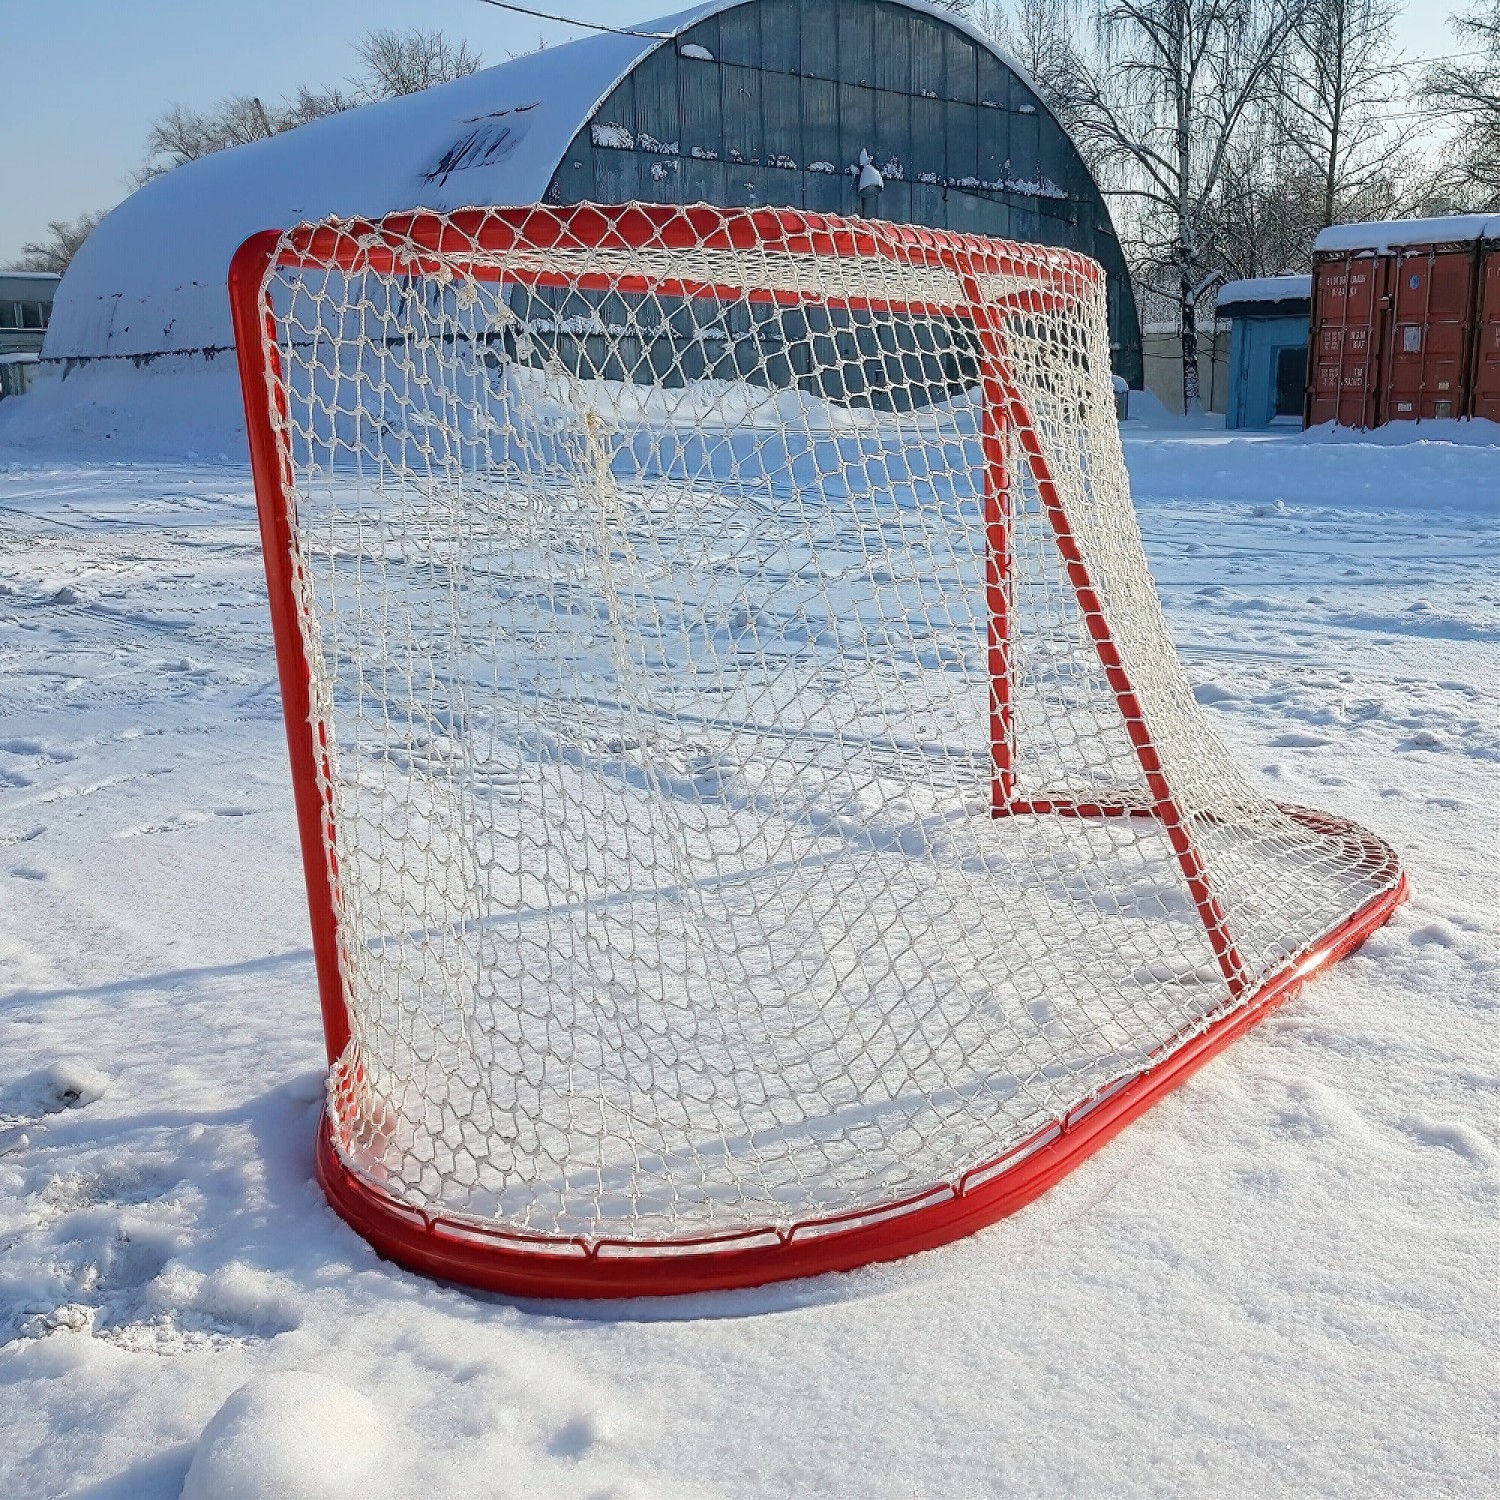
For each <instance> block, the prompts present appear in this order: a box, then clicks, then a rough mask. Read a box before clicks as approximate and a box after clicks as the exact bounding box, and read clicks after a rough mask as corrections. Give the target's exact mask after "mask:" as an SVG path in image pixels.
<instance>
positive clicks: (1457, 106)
mask: <svg viewBox="0 0 1500 1500" xmlns="http://www.w3.org/2000/svg"><path fill="white" fill-rule="evenodd" d="M1448 24H1449V25H1450V26H1451V27H1452V29H1453V32H1454V34H1455V36H1457V38H1458V40H1459V42H1460V43H1461V44H1462V45H1463V47H1464V48H1465V49H1466V51H1465V52H1464V53H1461V54H1459V55H1457V56H1455V57H1451V58H1449V59H1447V60H1446V61H1445V62H1442V63H1438V64H1435V65H1434V66H1433V67H1432V69H1431V70H1430V71H1429V72H1428V74H1427V77H1426V78H1425V79H1424V81H1423V93H1424V94H1425V96H1426V98H1427V101H1428V103H1429V105H1430V106H1431V107H1432V109H1433V110H1434V111H1435V112H1436V113H1438V114H1439V115H1440V116H1441V117H1442V119H1443V121H1444V123H1446V124H1450V125H1454V126H1456V127H1457V129H1456V132H1455V136H1454V142H1453V150H1452V152H1451V154H1450V156H1449V158H1448V162H1447V176H1448V177H1449V178H1450V180H1451V181H1452V183H1453V186H1454V190H1455V196H1456V197H1457V198H1458V199H1459V201H1460V202H1461V203H1462V204H1463V205H1464V206H1465V207H1467V208H1472V209H1476V210H1478V211H1479V212H1481V213H1500V0H1482V3H1479V4H1473V5H1470V6H1468V7H1466V8H1465V9H1464V10H1462V11H1460V12H1459V13H1458V14H1457V15H1455V16H1453V17H1452V19H1451V20H1450V21H1449V23H1448Z"/></svg>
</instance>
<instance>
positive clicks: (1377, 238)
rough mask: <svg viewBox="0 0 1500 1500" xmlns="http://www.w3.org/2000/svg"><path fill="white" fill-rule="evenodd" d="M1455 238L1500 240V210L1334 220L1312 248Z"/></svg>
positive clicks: (1389, 246)
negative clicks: (1428, 216) (1367, 221)
mask: <svg viewBox="0 0 1500 1500" xmlns="http://www.w3.org/2000/svg"><path fill="white" fill-rule="evenodd" d="M1458 240H1500V214H1447V215H1445V216H1443V217H1441V218H1436V219H1390V220H1386V221H1384V222H1381V223H1376V224H1335V225H1333V226H1332V227H1331V228H1328V229H1325V230H1324V231H1323V232H1322V233H1321V234H1320V235H1319V236H1318V238H1317V241H1316V243H1315V244H1314V245H1313V250H1314V251H1315V252H1317V251H1324V250H1332V251H1344V252H1346V253H1348V252H1357V251H1360V250H1368V251H1370V252H1371V253H1372V254H1382V253H1384V252H1385V251H1387V250H1399V249H1400V248H1401V247H1402V246H1404V245H1444V244H1449V243H1452V242H1454V241H1458Z"/></svg>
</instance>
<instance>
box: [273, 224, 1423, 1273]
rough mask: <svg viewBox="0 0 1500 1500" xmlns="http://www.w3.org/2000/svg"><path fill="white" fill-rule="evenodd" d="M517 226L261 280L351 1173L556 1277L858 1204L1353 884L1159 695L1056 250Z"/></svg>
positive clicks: (1263, 973) (1154, 1040) (1105, 377)
mask: <svg viewBox="0 0 1500 1500" xmlns="http://www.w3.org/2000/svg"><path fill="white" fill-rule="evenodd" d="M565 212H568V213H574V212H576V211H558V213H557V214H550V213H548V212H547V211H544V210H536V211H533V212H532V213H531V214H530V215H529V217H522V216H518V215H517V214H515V213H511V214H509V215H506V214H501V213H481V212H471V213H468V214H466V215H460V216H452V217H450V218H448V219H421V220H414V221H410V222H409V223H405V222H403V223H401V224H396V225H392V223H391V222H389V221H388V222H387V224H386V225H385V226H384V227H381V228H373V227H371V226H347V227H344V228H337V227H336V228H335V230H334V231H333V232H332V233H330V232H329V231H327V230H325V231H323V239H322V240H321V241H320V242H319V243H320V244H321V245H322V246H323V249H322V251H321V253H318V254H309V253H308V250H307V247H308V244H309V240H308V238H307V235H306V232H300V237H298V236H296V235H289V236H288V237H287V238H286V240H285V241H284V246H285V253H284V255H283V257H282V261H283V263H282V264H280V265H278V266H276V267H275V268H273V270H272V272H271V274H270V276H269V278H268V281H267V285H266V292H267V296H268V299H269V307H270V309H271V313H272V320H271V325H270V326H271V329H272V330H273V332H274V344H275V351H276V373H274V374H273V375H272V377H271V383H272V388H271V389H270V390H269V391H268V392H267V400H268V401H269V402H270V403H271V405H272V408H273V410H274V411H275V412H276V415H275V422H276V426H277V431H278V434H279V438H280V441H281V442H282V443H283V444H284V454H285V465H286V474H287V480H286V483H287V491H288V493H287V497H286V498H287V504H288V509H289V511H290V514H291V521H292V534H293V562H294V566H295V570H296V576H297V580H298V582H297V589H298V593H297V600H296V603H297V609H298V614H299V618H300V623H301V631H302V639H303V643H304V646H305V650H306V654H307V656H308V660H309V668H310V675H311V682H312V699H313V715H314V720H315V722H316V723H317V724H318V725H320V726H321V729H322V734H323V736H324V738H326V741H327V745H328V757H327V762H326V766H324V767H323V768H321V769H320V771H319V779H320V786H321V789H322V793H323V796H324V799H325V801H326V804H327V808H328V814H329V816H328V823H329V829H330V832H329V835H328V844H329V850H328V852H329V857H330V860H331V861H332V862H333V864H334V867H335V869H336V874H335V883H336V887H337V903H336V910H337V920H338V934H339V955H340V967H341V973H342V987H343V996H344V1002H345V1004H346V1006H347V1009H348V1012H349V1018H350V1026H351V1031H352V1038H351V1041H350V1043H349V1046H348V1048H347V1049H346V1051H345V1053H344V1056H343V1057H342V1058H341V1059H340V1060H339V1063H338V1065H337V1067H336V1069H335V1074H334V1080H333V1086H332V1088H331V1092H330V1106H329V1107H330V1111H331V1114H332V1123H333V1138H334V1141H335V1144H336V1147H337V1149H338V1151H339V1153H340V1155H341V1156H342V1158H343V1159H344V1161H345V1163H346V1165H347V1166H348V1167H349V1168H350V1169H351V1170H352V1171H354V1172H355V1173H356V1174H358V1175H359V1176H360V1177H361V1178H362V1179H364V1180H365V1181H366V1182H368V1183H370V1184H372V1185H374V1186H376V1187H378V1188H380V1189H381V1190H383V1192H385V1193H386V1194H388V1195H389V1196H390V1197H391V1198H393V1199H395V1200H396V1201H397V1202H399V1203H401V1204H405V1205H409V1206H411V1207H413V1208H416V1209H419V1210H421V1211H423V1212H425V1213H432V1214H441V1215H444V1216H447V1217H448V1218H449V1219H456V1220H460V1221H472V1222H473V1223H475V1224H476V1225H483V1226H486V1227H487V1228H488V1229H491V1230H493V1231H495V1232H498V1233H501V1234H510V1235H517V1236H537V1237H542V1238H565V1237H576V1238H580V1239H583V1240H585V1241H590V1242H593V1241H599V1240H605V1241H612V1242H613V1241H619V1242H629V1243H632V1244H637V1245H660V1244H666V1243H669V1242H682V1241H690V1240H693V1239H695V1238H699V1237H704V1236H716V1235H724V1234H735V1233H741V1232H743V1233H745V1234H754V1233H756V1232H759V1231H763V1230H767V1229H778V1230H785V1229H786V1228H787V1227H788V1226H791V1225H799V1224H807V1223H808V1222H809V1221H820V1220H826V1219H827V1218H829V1217H830V1216H833V1215H850V1214H852V1215H856V1216H857V1215H859V1214H861V1213H867V1212H869V1213H874V1212H878V1211H881V1210H883V1209H885V1208H887V1207H888V1206H889V1205H891V1204H892V1203H895V1202H898V1201H901V1200H905V1199H907V1198H908V1197H910V1196H912V1195H915V1194H920V1193H922V1192H924V1191H925V1190H927V1189H929V1188H931V1187H933V1186H934V1185H936V1184H945V1183H949V1184H951V1183H956V1182H957V1181H958V1180H959V1179H960V1178H961V1177H962V1176H963V1175H964V1174H965V1173H969V1172H972V1171H974V1170H975V1169H979V1168H982V1167H984V1166H985V1165H986V1164H988V1163H992V1162H995V1161H996V1160H998V1159H999V1158H1002V1157H1003V1156H1005V1154H1006V1153H1007V1152H1008V1151H1012V1150H1014V1149H1015V1148H1016V1147H1017V1145H1018V1144H1019V1143H1022V1142H1024V1141H1027V1140H1028V1139H1031V1138H1033V1137H1034V1136H1035V1135H1036V1133H1037V1132H1038V1130H1039V1129H1041V1128H1043V1127H1045V1126H1046V1125H1047V1124H1048V1122H1052V1121H1056V1120H1058V1119H1059V1118H1061V1117H1063V1116H1065V1115H1066V1114H1067V1113H1068V1112H1069V1111H1070V1110H1075V1109H1077V1108H1078V1107H1079V1106H1080V1105H1081V1104H1083V1103H1085V1102H1086V1101H1088V1100H1090V1099H1092V1098H1094V1097H1096V1096H1097V1095H1098V1094H1099V1093H1100V1092H1101V1091H1102V1090H1105V1089H1107V1088H1109V1087H1110V1086H1111V1085H1113V1084H1115V1083H1116V1082H1118V1081H1119V1080H1121V1079H1122V1078H1126V1077H1129V1076H1130V1075H1132V1074H1135V1073H1137V1072H1139V1071H1140V1070H1141V1069H1142V1068H1143V1067H1146V1066H1149V1065H1151V1064H1153V1063H1154V1062H1156V1061H1158V1060H1159V1059H1160V1058H1161V1056H1162V1055H1163V1053H1164V1052H1166V1051H1168V1050H1170V1049H1171V1048H1173V1047H1175V1046H1177V1045H1180V1044H1181V1043H1182V1042H1183V1041H1185V1040H1186V1039H1187V1038H1189V1037H1191V1036H1192V1035H1194V1034H1195V1033H1196V1032H1197V1031H1199V1030H1201V1029H1203V1028H1204V1027H1205V1026H1207V1025H1208V1024H1210V1022H1212V1021H1213V1020H1215V1019H1217V1018H1218V1017H1220V1016H1222V1015H1224V1014H1225V1013H1226V1011H1227V1010H1231V1009H1233V1008H1234V1007H1235V1006H1238V1005H1241V1004H1244V1003H1246V1002H1248V1001H1249V1000H1250V999H1251V998H1252V996H1253V995H1254V993H1255V991H1256V989H1257V988H1258V987H1259V986H1260V985H1261V984H1262V983H1263V982H1264V981H1265V980H1266V979H1267V978H1268V977H1270V976H1272V975H1274V974H1276V973H1278V972H1279V971H1282V970H1284V969H1285V968H1286V967H1287V965H1288V964H1289V963H1293V962H1295V961H1296V960H1297V959H1298V958H1299V956H1300V955H1303V954H1305V953H1306V952H1307V951H1308V950H1310V949H1311V948H1312V947H1314V946H1315V945H1316V944H1318V943H1319V942H1320V941H1321V940H1323V939H1324V938H1325V937H1326V935H1327V934H1329V933H1330V932H1331V931H1333V930H1334V929H1336V928H1337V927H1338V926H1339V925H1340V924H1341V923H1342V922H1343V921H1344V920H1345V919H1347V918H1348V917H1349V915H1350V914H1351V913H1352V912H1354V911H1356V910H1357V909H1359V908H1360V907H1361V906H1363V905H1364V904H1366V903H1368V902H1369V901H1370V900H1371V899H1372V898H1374V897H1375V896H1377V895H1378V894H1379V893H1380V892H1381V891H1382V890H1384V889H1387V888H1389V887H1390V886H1391V885H1392V884H1393V883H1394V880H1395V873H1394V871H1393V870H1392V868H1391V867H1390V864H1389V861H1388V860H1386V859H1384V857H1383V855H1382V852H1381V849H1380V847H1379V846H1377V845H1374V844H1373V843H1372V842H1371V841H1369V840H1368V839H1363V838H1361V837H1360V836H1359V835H1358V833H1357V832H1351V831H1349V830H1347V829H1346V828H1345V826H1344V825H1341V824H1337V823H1335V822H1334V821H1333V820H1328V819H1321V820H1320V819H1317V818H1313V817H1308V816H1302V817H1298V816H1293V815H1290V814H1288V813H1286V812H1284V811H1282V810H1280V809H1278V808H1277V807H1275V806H1274V805H1272V804H1271V803H1269V802H1268V801H1267V800H1266V799H1265V798H1264V797H1262V796H1261V795H1260V794H1259V793H1258V792H1257V791H1256V790H1255V789H1254V788H1253V787H1252V786H1251V785H1250V784H1249V782H1248V781H1247V780H1246V779H1245V777H1244V776H1242V775H1241V774H1240V772H1239V771H1238V770H1237V768H1236V767H1235V766H1234V764H1233V763H1232V761H1231V760H1230V758H1229V756H1228V755H1227V754H1226V752H1225V751H1224V749H1223V747H1222V746H1221V745H1220V744H1219V742H1218V740H1217V739H1216V738H1215V737H1214V734H1213V732H1212V730H1211V729H1210V728H1209V726H1208V725H1207V724H1206V723H1205V721H1204V718H1203V715H1202V713H1201V712H1200V710H1199V708H1198V706H1197V705H1196V703H1195V702H1194V700H1193V697H1192V695H1191V693H1190V691H1189V689H1188V685H1187V683H1186V680H1185V678H1184V676H1183V674H1182V671H1181V669H1180V667H1179V665H1178V663H1177V660H1176V657H1175V654H1174V652H1173V649H1172V644H1171V640H1170V637H1169V633H1168V630H1167V626H1166V623H1165V621H1164V618H1163V616H1162V612H1161V609H1160V606H1159V604H1158V601H1157V599H1156V596H1155V592H1154V590H1153V587H1152V583H1151V580H1150V577H1149V575H1148V573H1147V570H1146V563H1145V558H1144V555H1143V552H1142V548H1141V543H1140V538H1139V533H1138V531H1137V527H1136V523H1135V519H1134V515H1133V512H1132V508H1131V504H1130V497H1129V488H1128V483H1127V479H1126V474H1125V470H1124V465H1123V461H1122V457H1121V450H1120V444H1119V437H1118V433H1117V429H1116V425H1115V418H1114V415H1113V399H1112V390H1111V378H1110V368H1109V357H1108V345H1107V335H1106V320H1105V303H1104V292H1103V285H1102V279H1101V277H1100V276H1099V274H1098V272H1097V268H1095V267H1093V266H1092V265H1091V263H1088V262H1085V261H1082V260H1081V259H1080V258H1078V257H1074V256H1068V255H1064V254H1061V253H1059V252H1054V251H1051V250H1047V249H1043V248H1033V247H1021V246H997V245H995V244H993V243H991V242H981V241H977V240H970V239H965V238H963V237H959V236H946V235H941V234H934V233H931V232H927V231H905V230H901V229H898V228H894V227H882V226H868V225H866V226H861V227H860V228H859V230H858V232H857V233H855V232H854V231H852V230H851V231H849V232H848V233H845V234H844V235H843V237H842V239H837V237H830V238H829V240H828V242H827V243H826V244H823V245H820V247H819V252H820V253H817V254H808V253H799V251H798V249H797V248H796V247H792V248H788V247H787V246H786V245H785V244H783V243H782V242H781V241H780V240H779V239H778V238H777V236H776V235H775V234H769V235H761V233H760V231H757V232H756V233H755V234H751V233H750V232H749V231H748V230H746V229H744V225H745V224H746V223H748V222H749V220H747V218H746V216H744V215H740V216H738V218H737V219H736V218H735V217H734V216H733V215H731V214H729V213H727V212H726V214H725V215H724V216H723V219H724V221H725V222H726V223H729V222H731V221H733V222H735V223H738V224H739V225H740V226H741V229H740V231H739V232H737V236H736V238H737V241H738V245H739V247H738V248H732V249H731V248H728V247H727V246H721V247H720V248H704V246H703V245H702V243H701V241H702V239H703V238H704V226H705V224H706V223H708V224H710V226H712V222H713V221H712V220H711V218H710V211H708V210H704V209H701V208H700V209H695V210H692V211H680V212H679V211H672V210H660V211H657V212H655V213H654V215H653V217H652V219H651V223H652V225H653V226H654V227H653V231H652V233H651V234H650V235H649V236H641V235H637V236H635V237H636V238H637V239H643V240H644V242H643V243H640V244H636V245H633V246H632V245H625V244H623V243H619V242H618V237H616V242H615V243H613V245H612V246H611V245H606V246H604V247H599V246H592V247H591V246H588V245H584V244H580V243H577V240H576V238H572V239H570V238H568V236H567V234H566V233H565V231H566V230H567V229H568V227H569V226H568V225H565V224H564V223H563V215H564V213H565ZM590 222H592V221H590ZM577 223H578V221H577V219H576V218H575V219H572V220H570V221H569V224H570V225H571V226H572V227H573V228H574V229H576V226H577ZM761 227H762V229H763V228H764V225H762V226H761ZM560 235H562V236H563V239H562V242H561V243H559V236H560ZM835 241H836V242H835ZM439 244H440V245H441V248H434V247H435V246H438V245H439ZM268 336H269V335H268ZM996 814H999V815H996Z"/></svg>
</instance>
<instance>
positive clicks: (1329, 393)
mask: <svg viewBox="0 0 1500 1500" xmlns="http://www.w3.org/2000/svg"><path fill="white" fill-rule="evenodd" d="M1389 265H1390V263H1389V261H1388V260H1386V259H1384V258H1378V257H1375V256H1371V255H1347V256H1338V257H1329V258H1328V259H1327V260H1321V261H1318V262H1317V263H1316V264H1315V265H1314V266H1313V277H1314V285H1313V328H1312V349H1313V359H1312V363H1313V383H1312V391H1311V393H1310V395H1309V399H1308V403H1307V423H1308V426H1310V427H1315V426H1317V425H1318V424H1319V423H1320V422H1337V423H1338V424H1339V425H1340V426H1341V427H1377V426H1379V425H1380V423H1381V422H1382V421H1383V420H1384V413H1383V411H1382V410H1381V403H1380V399H1379V398H1380V390H1381V371H1380V365H1381V352H1382V350H1383V349H1384V347H1385V344H1386V340H1385V337H1384V333H1385V328H1386V325H1387V314H1388V308H1387V305H1386V284H1387V279H1388V275H1389Z"/></svg>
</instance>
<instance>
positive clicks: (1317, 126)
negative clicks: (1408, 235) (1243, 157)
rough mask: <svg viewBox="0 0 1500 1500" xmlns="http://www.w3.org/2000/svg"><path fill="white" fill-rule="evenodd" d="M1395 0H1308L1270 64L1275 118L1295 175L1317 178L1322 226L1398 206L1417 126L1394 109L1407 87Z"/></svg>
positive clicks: (1318, 226) (1317, 217)
mask: <svg viewBox="0 0 1500 1500" xmlns="http://www.w3.org/2000/svg"><path fill="white" fill-rule="evenodd" d="M1398 10H1399V7H1398V6H1397V5H1396V4H1394V3H1393V0H1304V4H1303V5H1302V7H1301V10H1300V12H1299V14H1298V15H1297V17H1296V19H1295V21H1294V22H1293V25H1292V30H1291V35H1290V36H1289V37H1288V45H1287V47H1286V50H1285V52H1284V53H1283V55H1282V57H1281V58H1280V59H1279V60H1278V61H1277V63H1276V65H1275V66H1274V67H1273V68H1272V70H1271V78H1272V82H1273V84H1274V86H1275V95H1276V97H1275V110H1274V113H1275V116H1276V118H1277V120H1278V123H1279V124H1280V125H1281V126H1282V127H1283V128H1282V129H1281V131H1280V132H1279V135H1280V139H1281V142H1282V144H1283V149H1284V151H1285V153H1286V154H1287V156H1288V158H1289V162H1288V166H1289V168H1290V172H1291V174H1292V175H1300V174H1302V173H1305V174H1306V175H1307V176H1308V177H1310V178H1311V179H1313V180H1315V182H1316V184H1317V187H1318V199H1317V202H1316V204H1315V208H1316V212H1315V215H1314V218H1315V224H1314V228H1315V229H1324V228H1326V227H1327V226H1328V225H1330V224H1339V223H1344V222H1346V221H1349V220H1356V221H1357V220H1360V219H1366V218H1371V217H1380V216H1382V215H1384V214H1386V213H1389V212H1392V211H1394V210H1395V209H1396V207H1397V201H1396V200H1397V198H1398V191H1397V188H1396V179H1397V177H1398V175H1399V171H1400V167H1401V162H1400V157H1401V155H1402V153H1403V152H1404V150H1405V148H1406V145H1407V143H1408V142H1409V140H1410V138H1411V134H1412V132H1411V130H1410V129H1407V130H1399V129H1395V128H1393V125H1392V121H1391V116H1392V114H1395V113H1397V112H1398V111H1397V109H1396V106H1397V105H1398V104H1399V103H1400V102H1401V101H1402V98H1403V95H1404V93H1405V85H1404V84H1403V82H1402V81H1401V79H1402V75H1401V71H1400V69H1401V66H1402V65H1401V63H1400V60H1399V59H1398V58H1397V57H1396V56H1395V48H1394V45H1393V43H1392V26H1393V25H1394V23H1395V19H1396V16H1397V14H1398Z"/></svg>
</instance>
